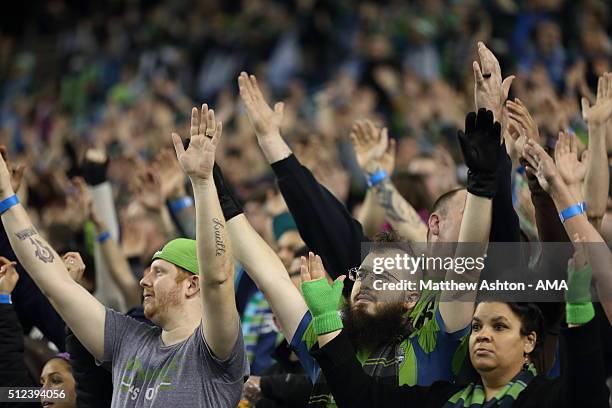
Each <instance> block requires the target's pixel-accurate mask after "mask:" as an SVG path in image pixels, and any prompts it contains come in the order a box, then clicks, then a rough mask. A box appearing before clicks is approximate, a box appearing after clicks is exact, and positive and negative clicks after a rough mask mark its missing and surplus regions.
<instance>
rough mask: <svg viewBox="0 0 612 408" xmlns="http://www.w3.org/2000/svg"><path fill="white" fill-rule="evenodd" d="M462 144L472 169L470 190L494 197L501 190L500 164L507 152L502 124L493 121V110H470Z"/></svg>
mask: <svg viewBox="0 0 612 408" xmlns="http://www.w3.org/2000/svg"><path fill="white" fill-rule="evenodd" d="M457 134H458V136H459V144H460V145H461V152H462V153H463V158H464V160H465V165H466V166H467V168H468V187H467V190H468V191H469V192H470V193H472V194H474V195H477V196H480V197H487V198H493V197H494V196H495V193H496V192H497V167H498V165H499V163H501V157H502V155H503V154H504V153H505V149H506V146H505V145H504V143H502V144H501V145H500V144H499V139H500V135H501V125H500V124H499V122H495V123H494V122H493V112H491V111H489V110H486V109H479V110H478V115H476V113H474V112H470V113H468V115H467V116H466V118H465V133H463V131H461V130H459V131H458V132H457Z"/></svg>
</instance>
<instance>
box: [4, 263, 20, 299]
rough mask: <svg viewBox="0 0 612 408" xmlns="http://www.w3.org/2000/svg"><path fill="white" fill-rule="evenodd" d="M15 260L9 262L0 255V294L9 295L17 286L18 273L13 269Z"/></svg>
mask: <svg viewBox="0 0 612 408" xmlns="http://www.w3.org/2000/svg"><path fill="white" fill-rule="evenodd" d="M16 265H17V262H11V261H10V260H8V259H6V258H5V257H3V256H0V295H10V294H11V293H12V292H13V289H15V286H17V281H19V274H18V273H17V270H16V269H15V266H16Z"/></svg>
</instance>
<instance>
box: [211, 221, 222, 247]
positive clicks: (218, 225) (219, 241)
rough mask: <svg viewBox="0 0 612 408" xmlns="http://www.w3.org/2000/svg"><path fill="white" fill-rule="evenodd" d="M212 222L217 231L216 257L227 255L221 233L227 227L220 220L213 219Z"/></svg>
mask: <svg viewBox="0 0 612 408" xmlns="http://www.w3.org/2000/svg"><path fill="white" fill-rule="evenodd" d="M212 221H213V223H214V225H213V228H214V230H215V256H222V255H223V254H224V253H225V243H224V242H223V235H222V233H221V231H222V230H224V229H225V226H224V225H223V223H222V222H221V221H219V219H218V218H213V219H212Z"/></svg>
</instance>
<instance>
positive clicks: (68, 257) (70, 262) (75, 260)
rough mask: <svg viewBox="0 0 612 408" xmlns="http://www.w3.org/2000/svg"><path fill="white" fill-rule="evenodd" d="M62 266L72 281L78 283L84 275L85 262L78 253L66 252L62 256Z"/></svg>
mask: <svg viewBox="0 0 612 408" xmlns="http://www.w3.org/2000/svg"><path fill="white" fill-rule="evenodd" d="M62 260H63V261H64V265H65V266H66V269H68V273H69V274H70V277H71V278H72V280H73V281H75V282H77V283H80V282H81V279H82V278H83V274H84V273H85V262H83V258H81V254H79V253H78V252H66V253H65V254H64V255H63V256H62Z"/></svg>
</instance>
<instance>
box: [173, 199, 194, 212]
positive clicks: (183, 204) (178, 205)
mask: <svg viewBox="0 0 612 408" xmlns="http://www.w3.org/2000/svg"><path fill="white" fill-rule="evenodd" d="M192 205H193V199H192V198H191V197H189V196H187V197H182V198H178V199H176V200H173V201H170V204H169V206H170V209H171V210H172V212H179V211H181V210H182V209H184V208H187V207H191V206H192Z"/></svg>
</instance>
